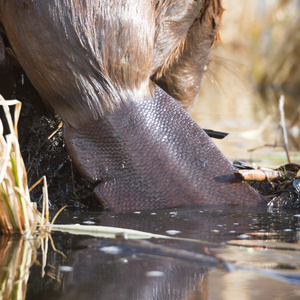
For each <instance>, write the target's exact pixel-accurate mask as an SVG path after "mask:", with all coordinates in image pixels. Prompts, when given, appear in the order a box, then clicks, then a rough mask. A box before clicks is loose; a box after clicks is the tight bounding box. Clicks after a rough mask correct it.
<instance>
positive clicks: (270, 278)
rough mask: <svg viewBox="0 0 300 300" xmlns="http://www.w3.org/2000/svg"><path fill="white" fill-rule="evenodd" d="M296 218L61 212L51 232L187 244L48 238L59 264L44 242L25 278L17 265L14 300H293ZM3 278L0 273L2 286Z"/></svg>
mask: <svg viewBox="0 0 300 300" xmlns="http://www.w3.org/2000/svg"><path fill="white" fill-rule="evenodd" d="M299 216H300V215H299V212H297V211H271V210H268V209H267V208H260V209H257V208H251V209H250V208H246V207H227V208H222V209H221V208H220V209H216V208H195V209H180V210H164V211H156V212H135V213H122V214H114V213H111V212H102V213H91V212H72V211H64V212H63V213H62V214H61V215H60V216H59V218H58V219H57V222H56V223H57V224H59V223H64V224H66V223H72V224H75V223H79V224H83V225H87V226H92V225H104V226H114V227H120V228H128V229H135V230H140V231H146V232H151V233H155V234H162V235H165V236H170V237H175V238H188V239H192V240H193V241H188V240H183V239H173V240H169V239H163V238H160V239H149V240H131V239H124V236H122V234H120V235H119V237H118V238H115V239H109V238H99V237H98V238H95V237H93V236H79V235H71V234H68V233H61V232H53V233H52V238H53V243H54V245H55V247H56V249H57V250H58V251H61V252H62V253H63V254H64V255H65V257H64V256H63V255H62V254H60V253H59V252H56V251H54V250H53V248H52V246H51V245H50V241H49V240H48V250H47V251H46V248H47V247H46V244H44V246H43V248H44V251H42V250H41V248H39V249H38V250H37V253H36V262H34V259H33V260H32V261H31V263H32V266H31V268H30V270H29V271H28V269H29V268H25V269H24V268H20V267H19V264H20V263H19V264H18V263H17V264H16V268H17V270H22V272H21V273H22V274H23V275H22V276H21V278H23V277H26V276H25V275H26V274H27V275H29V273H30V275H29V278H28V281H27V280H24V281H23V284H22V287H23V294H24V295H23V297H25V298H22V297H21V298H18V299H30V300H34V299H118V300H122V299H126V300H127V299H128V300H131V299H132V300H135V299H139V300H142V299H163V300H166V299H172V300H177V299H178V300H179V299H186V300H187V299H229V297H230V299H239V300H240V299H275V298H276V299H299V297H300V271H299V270H300V252H299V250H300V246H299V230H300V217H299ZM45 241H46V240H45V239H44V242H45ZM2 242H3V240H2ZM7 245H9V243H8V244H7ZM8 248H9V247H8V246H6V247H4V246H3V244H2V247H1V252H2V253H5V255H6V256H7V257H13V258H14V259H17V257H19V256H17V252H18V255H20V251H21V249H23V250H24V247H23V248H22V247H20V245H18V246H17V247H15V249H14V250H13V251H11V254H10V255H9V254H8V253H7V251H8ZM28 248H29V249H31V250H30V251H31V252H30V253H29V254H30V255H32V256H33V257H35V254H34V250H33V248H32V247H28ZM10 250H12V249H10ZM5 251H6V252H5ZM24 251H27V250H26V249H25V250H24ZM43 252H44V254H43ZM29 254H28V251H27V256H26V257H27V259H28V260H30V259H29V258H30V255H29ZM199 254H200V255H199ZM32 256H31V257H32ZM1 257H2V258H3V257H4V254H2V256H1ZM45 258H46V259H47V260H45ZM17 260H19V261H21V260H20V259H17ZM7 261H12V260H7ZM43 261H44V266H42V265H43ZM29 265H30V263H29ZM28 267H29V266H28ZM7 270H10V269H9V268H8V267H7V264H6V267H5V266H3V265H2V268H1V269H0V274H1V278H2V279H3V278H4V273H5V271H7ZM28 272H29V273H28ZM43 272H44V273H45V274H44V276H43V278H42V274H43ZM24 274H25V275H24ZM26 281H27V283H26ZM3 286H4V284H2V287H3ZM7 286H8V285H7V284H6V287H7ZM26 286H27V288H26ZM25 295H26V296H25ZM3 299H5V298H3ZM7 299H10V298H7Z"/></svg>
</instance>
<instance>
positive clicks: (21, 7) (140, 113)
mask: <svg viewBox="0 0 300 300" xmlns="http://www.w3.org/2000/svg"><path fill="white" fill-rule="evenodd" d="M222 13H223V8H222V3H221V0H197V1H195V0H149V1H144V0H89V1H88V0H47V1H45V0H34V1H32V0H22V1H20V0H9V1H7V0H0V21H1V24H2V27H3V32H4V34H5V38H7V39H8V41H9V43H10V45H11V48H12V49H13V51H14V53H15V56H16V58H17V60H18V62H19V64H20V65H21V67H22V68H23V69H24V71H25V72H26V74H27V76H28V78H29V79H30V81H31V83H32V84H33V86H34V87H35V88H36V90H37V91H38V92H39V94H40V95H41V97H42V99H43V101H45V102H46V103H47V104H48V105H49V106H51V107H52V108H53V110H54V111H55V112H56V113H57V114H58V115H59V116H60V117H61V118H62V120H63V122H64V125H63V132H64V139H65V143H66V147H67V149H68V151H69V154H70V156H71V158H72V159H73V161H74V163H75V165H76V166H77V168H78V169H79V171H80V172H81V174H82V175H83V177H85V178H86V179H87V180H88V181H89V182H91V183H93V184H95V186H96V187H95V190H94V191H95V194H96V195H97V197H98V198H99V200H100V201H101V202H102V203H103V205H104V207H106V208H108V209H112V210H115V211H130V210H145V209H147V210H149V209H151V210H152V209H162V208H167V207H179V206H191V205H198V204H210V205H220V204H246V205H261V204H264V202H263V200H262V199H261V198H260V197H259V195H258V194H257V193H256V192H255V191H254V190H252V188H250V186H249V185H247V184H246V183H243V182H241V181H239V180H238V179H236V178H235V177H234V175H233V167H232V166H231V164H230V162H229V161H228V160H227V159H226V158H225V157H224V156H223V154H222V153H221V152H220V151H219V150H218V149H217V147H216V146H215V145H214V143H213V142H212V141H211V139H210V138H209V137H208V135H207V134H206V133H205V132H204V131H203V130H202V129H201V128H200V127H199V126H198V125H197V124H196V123H195V122H194V121H193V120H192V119H191V117H190V116H189V114H188V113H189V112H190V111H191V109H192V107H193V104H194V101H195V98H196V96H197V95H198V92H199V89H200V85H201V79H202V76H203V73H204V70H205V68H206V65H207V61H208V58H209V53H210V50H211V47H212V45H213V44H214V41H215V40H216V39H217V37H218V31H219V28H220V22H221V17H222ZM0 44H1V43H0Z"/></svg>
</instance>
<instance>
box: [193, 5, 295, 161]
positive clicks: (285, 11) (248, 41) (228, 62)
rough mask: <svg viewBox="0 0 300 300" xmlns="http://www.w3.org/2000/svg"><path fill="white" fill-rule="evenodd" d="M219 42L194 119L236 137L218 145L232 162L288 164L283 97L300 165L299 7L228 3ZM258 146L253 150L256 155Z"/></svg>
mask: <svg viewBox="0 0 300 300" xmlns="http://www.w3.org/2000/svg"><path fill="white" fill-rule="evenodd" d="M223 6H224V8H225V9H226V11H225V12H224V14H223V19H222V28H221V32H220V35H221V41H219V42H217V43H216V45H215V47H214V49H213V51H212V55H211V61H210V64H209V67H208V71H207V72H206V74H205V78H204V79H203V82H202V89H201V93H200V95H199V99H198V101H197V104H196V105H195V107H194V111H193V114H192V117H193V118H194V119H195V120H196V121H197V123H198V124H199V125H200V126H201V127H203V128H209V129H214V130H220V131H226V132H229V133H230V135H229V136H228V137H226V138H225V139H224V140H221V141H216V140H214V141H215V143H216V144H217V146H218V147H219V148H220V149H221V151H222V152H223V153H224V154H225V156H227V157H228V158H229V159H230V160H234V159H239V160H243V161H246V162H249V161H250V162H251V161H254V162H256V163H257V164H259V165H262V166H271V167H277V166H279V165H281V164H284V163H286V162H287V157H286V154H285V151H284V149H283V147H275V148H274V147H271V146H268V147H263V146H264V145H266V144H268V145H273V144H278V145H282V144H283V139H282V132H281V130H278V124H279V120H280V117H279V110H278V102H279V98H280V96H281V95H284V97H285V106H284V111H285V119H286V125H287V130H288V133H289V135H288V142H289V148H290V152H291V159H292V161H293V162H295V163H300V151H299V149H300V120H299V114H300V1H299V0H243V1H236V0H223ZM254 148H258V149H256V150H255V151H249V150H251V149H254Z"/></svg>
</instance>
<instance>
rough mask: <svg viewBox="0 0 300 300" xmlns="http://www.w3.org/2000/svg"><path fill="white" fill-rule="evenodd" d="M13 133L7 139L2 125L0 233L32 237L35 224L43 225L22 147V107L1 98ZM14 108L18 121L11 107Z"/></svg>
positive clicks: (0, 147) (0, 136)
mask: <svg viewBox="0 0 300 300" xmlns="http://www.w3.org/2000/svg"><path fill="white" fill-rule="evenodd" d="M0 105H1V106H2V107H3V110H4V113H5V117H6V120H7V124H8V127H9V131H10V133H9V134H8V135H6V136H5V137H4V136H3V134H4V130H3V124H2V122H1V121H0V226H1V227H0V231H1V232H2V233H5V234H15V233H19V234H22V235H24V234H26V235H27V236H29V235H30V234H32V230H35V228H33V227H32V225H33V224H36V223H37V221H40V214H39V213H38V212H37V211H36V210H35V209H34V207H33V204H32V202H31V201H30V196H29V190H28V186H27V174H26V169H25V165H24V162H23V160H22V156H21V152H20V147H19V143H18V132H17V124H18V119H19V115H20V110H21V103H20V102H19V101H17V100H10V101H6V100H4V99H3V97H2V96H0ZM11 105H14V106H15V108H14V121H13V119H12V116H11V114H10V111H9V106H11Z"/></svg>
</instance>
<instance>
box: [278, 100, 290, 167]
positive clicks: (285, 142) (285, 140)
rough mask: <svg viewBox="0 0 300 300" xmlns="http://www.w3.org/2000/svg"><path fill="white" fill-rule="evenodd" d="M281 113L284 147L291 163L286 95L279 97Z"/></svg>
mask: <svg viewBox="0 0 300 300" xmlns="http://www.w3.org/2000/svg"><path fill="white" fill-rule="evenodd" d="M279 113H280V126H281V130H282V134H283V141H284V149H285V152H286V156H287V160H288V162H289V163H291V158H290V152H289V146H288V139H287V132H286V126H285V119H284V96H283V95H282V96H281V97H280V99H279Z"/></svg>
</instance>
